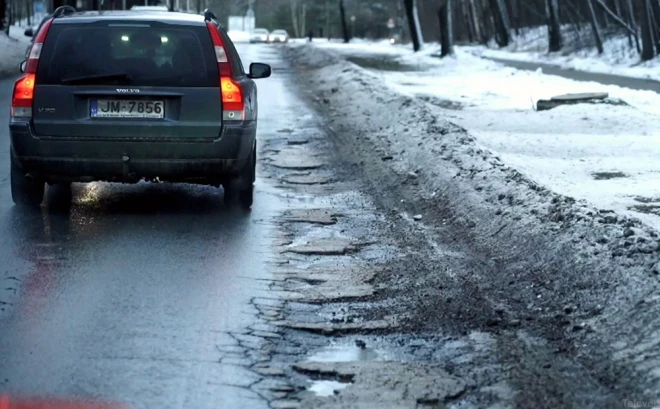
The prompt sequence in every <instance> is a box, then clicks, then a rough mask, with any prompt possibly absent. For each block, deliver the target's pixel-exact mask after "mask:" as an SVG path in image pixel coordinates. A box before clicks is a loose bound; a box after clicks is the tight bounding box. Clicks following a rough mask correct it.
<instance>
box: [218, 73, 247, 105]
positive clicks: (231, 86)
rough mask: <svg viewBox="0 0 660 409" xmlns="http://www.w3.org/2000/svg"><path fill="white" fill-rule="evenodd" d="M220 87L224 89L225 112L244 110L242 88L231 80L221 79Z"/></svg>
mask: <svg viewBox="0 0 660 409" xmlns="http://www.w3.org/2000/svg"><path fill="white" fill-rule="evenodd" d="M220 87H221V88H222V107H223V110H225V111H242V110H243V93H242V92H241V86H240V85H239V84H237V83H235V82H234V81H232V79H231V78H228V77H221V78H220Z"/></svg>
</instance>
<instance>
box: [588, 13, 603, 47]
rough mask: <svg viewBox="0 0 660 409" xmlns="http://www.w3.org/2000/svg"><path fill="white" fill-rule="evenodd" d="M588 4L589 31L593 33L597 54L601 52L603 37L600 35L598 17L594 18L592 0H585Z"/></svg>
mask: <svg viewBox="0 0 660 409" xmlns="http://www.w3.org/2000/svg"><path fill="white" fill-rule="evenodd" d="M587 4H588V5H589V17H590V20H591V31H593V34H594V40H595V41H596V48H597V49H598V54H602V53H603V37H602V36H601V35H600V27H599V26H598V19H597V18H596V10H594V3H593V0H587Z"/></svg>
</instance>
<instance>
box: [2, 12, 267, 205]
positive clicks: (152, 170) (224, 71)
mask: <svg viewBox="0 0 660 409" xmlns="http://www.w3.org/2000/svg"><path fill="white" fill-rule="evenodd" d="M21 72H23V76H22V77H21V78H19V79H18V80H17V81H16V82H15V84H14V90H13V92H12V97H10V98H9V100H10V101H11V110H10V119H9V143H10V149H9V150H8V151H9V156H10V181H11V195H12V199H13V200H14V203H15V204H16V205H17V206H25V207H39V206H40V204H41V202H42V201H43V197H44V191H45V185H46V183H48V184H60V185H62V186H70V184H71V183H72V182H83V183H85V182H94V181H110V182H123V183H138V182H140V181H153V182H172V183H191V184H201V185H210V186H222V187H223V188H224V191H225V195H224V197H225V203H227V204H228V205H229V204H231V205H232V206H233V204H234V203H236V202H237V203H238V204H239V205H240V206H241V207H242V208H245V209H248V208H250V206H251V205H252V199H253V185H254V181H255V167H256V160H257V156H256V155H257V145H256V144H257V120H258V107H257V87H256V84H255V81H254V80H255V79H257V78H267V77H269V76H270V74H271V68H270V66H269V65H267V64H260V63H252V64H250V68H249V71H248V72H245V71H244V69H243V63H242V62H241V59H240V57H239V55H238V52H237V51H236V48H235V47H234V45H233V44H232V41H231V40H230V39H229V37H228V36H227V34H226V32H225V30H224V29H223V28H222V26H221V25H220V24H219V23H218V21H217V19H216V17H215V16H214V15H213V13H212V12H210V11H207V12H206V13H205V15H204V16H200V15H196V14H187V13H161V12H144V13H131V12H128V13H127V12H120V11H118V12H114V11H94V12H91V11H88V12H81V13H78V12H76V10H75V9H73V8H72V7H70V6H63V7H60V8H58V9H56V10H55V12H54V13H53V17H51V18H50V19H48V20H47V21H46V23H45V24H44V25H43V27H42V28H41V30H39V33H38V34H37V35H36V37H35V40H34V45H33V46H32V49H31V50H30V56H29V58H28V59H27V61H24V62H23V63H22V64H21Z"/></svg>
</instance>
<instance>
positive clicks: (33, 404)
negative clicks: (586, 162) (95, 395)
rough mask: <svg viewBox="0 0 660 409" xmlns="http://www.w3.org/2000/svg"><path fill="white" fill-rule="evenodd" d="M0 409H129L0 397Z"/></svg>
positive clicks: (118, 405) (106, 405)
mask: <svg viewBox="0 0 660 409" xmlns="http://www.w3.org/2000/svg"><path fill="white" fill-rule="evenodd" d="M0 409H129V408H128V407H127V406H125V405H121V404H117V403H108V402H99V401H91V400H73V399H54V398H15V397H14V398H11V397H9V396H7V395H0Z"/></svg>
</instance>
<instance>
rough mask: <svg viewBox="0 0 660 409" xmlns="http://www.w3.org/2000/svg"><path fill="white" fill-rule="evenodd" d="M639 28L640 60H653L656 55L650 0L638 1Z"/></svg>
mask: <svg viewBox="0 0 660 409" xmlns="http://www.w3.org/2000/svg"><path fill="white" fill-rule="evenodd" d="M638 8H639V14H640V24H639V25H640V26H641V28H642V60H643V61H648V60H650V59H653V57H655V54H656V49H655V33H654V30H653V21H654V20H653V9H652V8H651V0H638Z"/></svg>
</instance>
